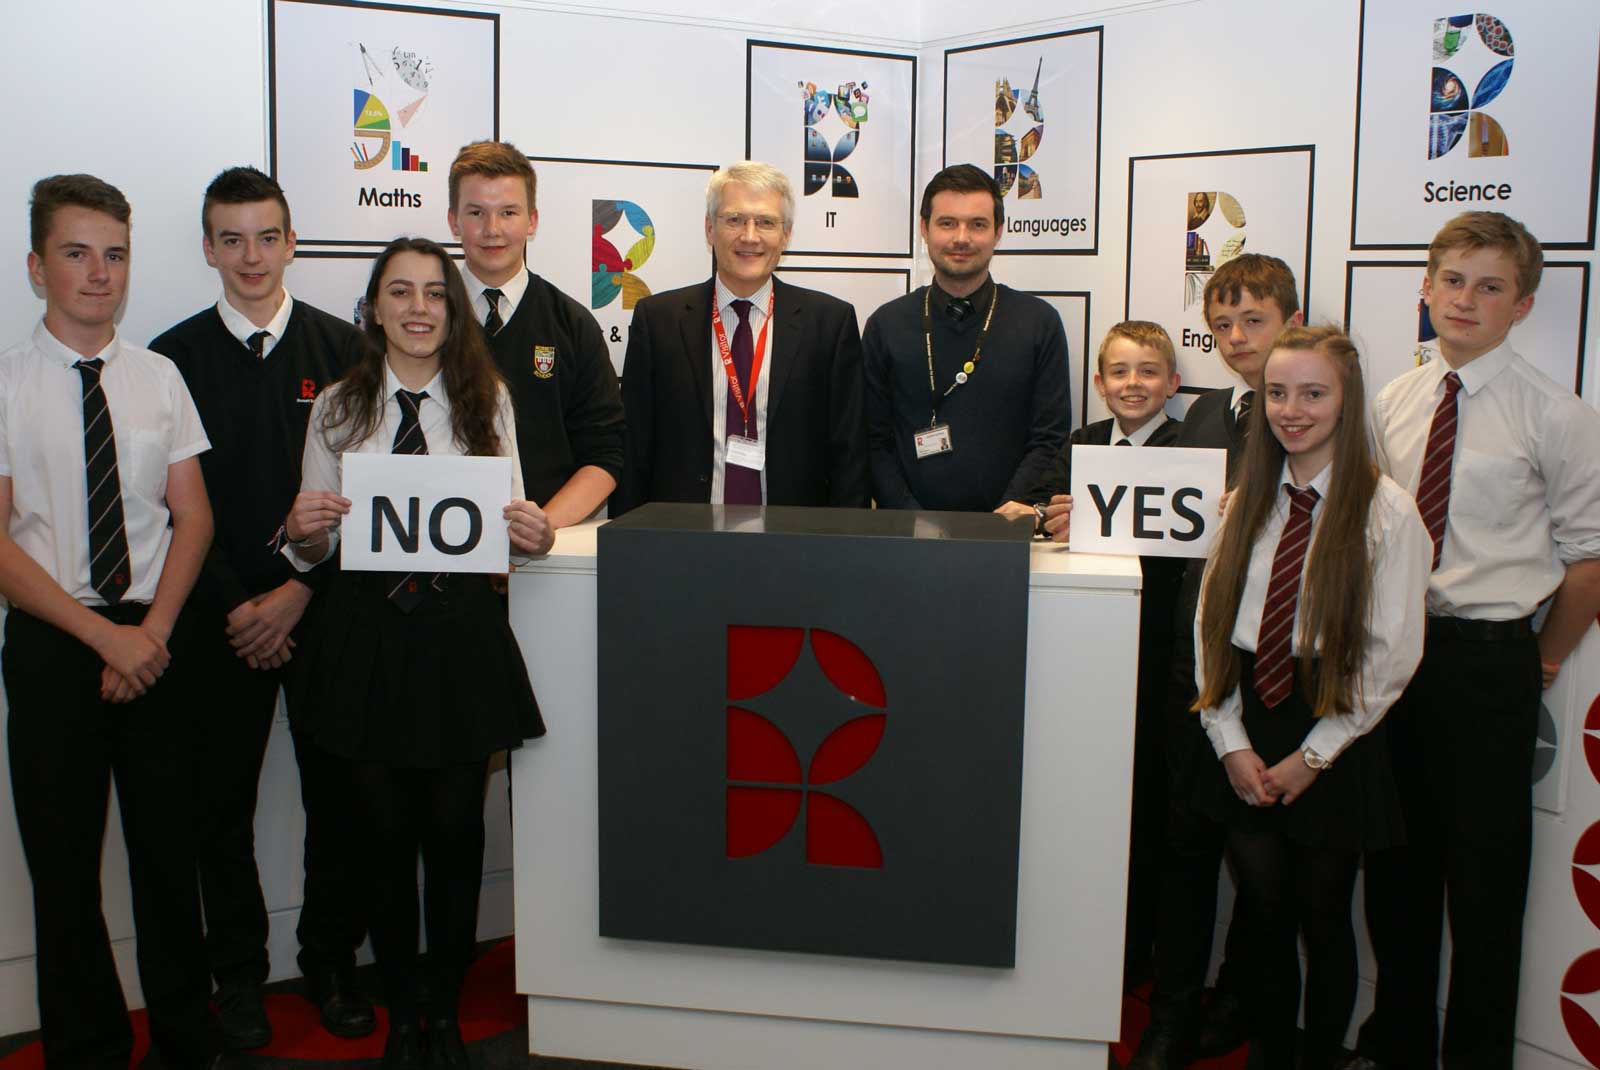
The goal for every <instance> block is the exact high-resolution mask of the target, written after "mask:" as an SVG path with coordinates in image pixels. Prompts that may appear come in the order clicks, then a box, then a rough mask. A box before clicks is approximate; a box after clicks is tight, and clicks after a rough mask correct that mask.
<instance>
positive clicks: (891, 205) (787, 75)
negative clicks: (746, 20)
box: [744, 41, 917, 256]
mask: <svg viewBox="0 0 1600 1070" xmlns="http://www.w3.org/2000/svg"><path fill="white" fill-rule="evenodd" d="M916 109H917V59H916V57H915V56H901V55H894V54H891V53H887V52H855V51H852V50H850V49H846V48H813V47H810V46H805V45H788V44H783V43H781V42H778V41H750V42H748V43H747V45H746V51H745V127H744V131H745V132H744V151H745V155H746V156H747V157H748V158H750V159H752V160H761V161H764V162H766V163H770V164H772V165H773V166H775V167H778V168H779V169H781V170H782V171H783V173H784V174H786V175H788V176H789V181H790V182H791V183H792V184H793V185H794V200H795V221H794V235H793V237H792V238H791V239H790V241H789V250H788V255H790V256H910V255H912V247H913V241H914V237H915V224H914V218H915V212H914V211H913V209H914V207H915V190H914V186H915V183H916V175H915V173H914V170H913V167H914V164H915V161H916V158H917V129H916Z"/></svg>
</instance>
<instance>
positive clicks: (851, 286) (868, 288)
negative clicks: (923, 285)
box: [773, 264, 911, 330]
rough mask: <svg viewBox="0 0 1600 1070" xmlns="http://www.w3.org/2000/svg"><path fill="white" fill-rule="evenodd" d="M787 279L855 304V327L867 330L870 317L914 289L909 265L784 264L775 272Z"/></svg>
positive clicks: (789, 281)
mask: <svg viewBox="0 0 1600 1070" xmlns="http://www.w3.org/2000/svg"><path fill="white" fill-rule="evenodd" d="M773 274H775V275H776V276H777V277H778V278H780V279H782V280H783V281H784V282H787V283H792V284H793V285H795V286H804V287H805V288H806V289H808V290H821V291H822V292H823V293H825V294H831V295H832V296H834V297H837V298H838V299H839V300H841V301H848V302H849V303H850V304H852V305H854V306H855V310H856V327H857V329H858V330H865V329H866V326H867V320H868V319H869V318H870V317H871V316H872V314H873V313H874V312H876V311H878V309H879V308H881V307H882V306H884V305H886V304H888V303H889V302H890V301H893V300H894V299H895V298H897V297H904V296H905V295H906V294H908V293H910V292H911V269H910V268H850V267H797V266H796V265H794V264H781V265H779V267H778V270H777V271H775V272H773Z"/></svg>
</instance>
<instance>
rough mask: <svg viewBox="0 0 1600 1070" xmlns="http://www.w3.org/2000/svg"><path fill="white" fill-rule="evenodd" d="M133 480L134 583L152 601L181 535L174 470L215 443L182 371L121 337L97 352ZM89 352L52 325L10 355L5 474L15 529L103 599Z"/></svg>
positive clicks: (129, 491)
mask: <svg viewBox="0 0 1600 1070" xmlns="http://www.w3.org/2000/svg"><path fill="white" fill-rule="evenodd" d="M96 356H97V357H99V359H101V360H104V361H105V366H104V367H103V368H102V369H101V371H100V388H101V389H102V390H103V391H104V392H105V396H106V406H107V409H108V410H109V411H110V413H111V429H112V435H113V441H115V443H116V447H117V479H118V480H119V481H120V482H121V484H122V517H123V523H124V525H125V527H126V532H127V539H128V564H129V569H130V572H129V576H130V579H131V581H132V582H131V583H130V584H129V585H128V590H127V592H126V593H124V594H123V596H122V600H123V601H124V602H149V601H151V600H152V599H153V598H155V595H156V585H157V584H158V583H159V582H160V581H161V569H162V566H163V565H165V563H166V560H167V546H168V545H169V544H170V543H171V542H172V528H171V526H170V520H171V514H170V513H169V512H168V510H167V466H168V465H173V464H177V463H178V462H179V461H182V460H186V459H188V458H190V457H194V456H196V455H198V454H201V453H204V452H205V451H206V450H208V449H210V448H211V443H210V442H209V441H207V440H206V432H205V428H204V427H203V426H202V425H201V423H200V413H199V412H198V411H196V409H195V407H194V401H193V400H192V399H191V398H190V397H189V388H188V387H186V386H185V385H184V382H183V376H182V375H180V374H178V369H177V367H176V366H175V365H174V364H173V363H172V362H171V361H170V360H168V359H167V358H166V357H163V356H161V355H160V354H158V353H152V352H150V351H149V350H148V349H141V348H139V347H138V346H132V345H128V344H126V343H124V342H123V341H122V340H121V338H119V337H116V336H113V337H112V339H111V344H110V345H108V346H106V347H105V348H104V349H102V350H101V351H100V352H99V353H98V354H96ZM81 359H83V358H82V357H80V355H79V354H77V353H75V352H73V351H72V350H71V349H69V348H67V346H65V345H64V344H62V343H61V342H60V341H59V340H58V339H57V338H56V336H55V335H53V334H51V333H50V331H49V329H48V328H46V327H45V325H44V322H43V321H42V320H41V321H40V323H39V325H38V326H37V327H35V328H34V331H33V336H32V337H31V338H30V339H29V340H28V341H26V342H23V343H22V344H20V345H17V346H13V347H12V348H11V349H9V350H7V351H6V352H5V353H3V354H0V476H5V477H7V478H9V479H10V480H11V515H10V517H9V518H8V521H9V528H8V531H9V533H10V535H11V538H12V539H14V540H15V541H16V543H17V545H18V546H20V547H21V548H22V549H23V551H24V552H25V553H26V554H27V555H28V556H29V557H31V558H33V559H34V560H35V561H36V562H38V563H39V565H40V566H41V567H42V568H43V569H44V570H45V571H46V572H47V573H49V574H50V578H51V579H53V580H55V581H56V583H58V584H60V585H61V587H62V589H63V590H65V591H66V592H67V593H68V594H70V595H71V596H72V597H74V598H76V599H77V600H78V601H80V602H82V603H83V604H85V605H90V606H103V605H105V604H106V602H105V599H103V598H101V597H100V593H99V592H98V591H96V590H95V589H94V587H93V585H92V584H91V583H90V582H89V488H88V480H87V476H86V472H85V468H84V457H83V377H82V375H81V374H80V373H79V371H78V369H77V368H75V367H73V365H74V364H76V363H77V362H78V361H79V360H81Z"/></svg>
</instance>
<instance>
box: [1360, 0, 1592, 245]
mask: <svg viewBox="0 0 1600 1070" xmlns="http://www.w3.org/2000/svg"><path fill="white" fill-rule="evenodd" d="M1482 2H1484V3H1489V4H1492V6H1488V7H1479V6H1478V5H1477V4H1473V5H1470V6H1469V5H1462V6H1460V7H1459V8H1458V7H1452V6H1450V5H1448V4H1440V3H1437V2H1435V0H1381V2H1378V0H1365V2H1364V3H1363V4H1362V8H1361V69H1360V75H1359V76H1360V89H1359V93H1358V96H1357V103H1356V146H1355V154H1356V163H1355V183H1354V185H1355V203H1354V206H1353V208H1352V211H1351V224H1350V232H1351V233H1350V244H1351V246H1352V247H1353V248H1356V249H1423V248H1426V247H1427V245H1428V242H1429V241H1430V240H1431V239H1432V238H1433V235H1434V232H1435V231H1437V230H1438V229H1439V227H1440V226H1442V225H1443V224H1444V223H1445V221H1446V220H1448V219H1450V218H1451V217H1452V216H1454V215H1456V214H1458V213H1460V212H1464V211H1469V210H1475V209H1479V210H1492V211H1500V212H1505V213H1506V214H1507V215H1510V216H1512V217H1513V218H1516V219H1519V220H1521V221H1522V222H1523V223H1524V224H1525V225H1526V226H1527V227H1528V229H1529V230H1531V231H1533V233H1534V234H1535V235H1536V236H1537V237H1538V238H1539V240H1540V241H1541V242H1542V243H1543V245H1544V247H1545V248H1546V249H1593V248H1594V227H1595V216H1594V203H1595V196H1596V193H1597V191H1600V171H1597V169H1596V156H1595V143H1596V135H1597V132H1600V126H1597V115H1596V107H1595V101H1596V92H1597V84H1600V56H1597V52H1596V48H1595V40H1596V36H1597V35H1600V4H1596V3H1595V2H1594V0H1541V2H1540V3H1537V4H1527V3H1517V4H1512V3H1504V2H1500V3H1494V2H1493V0H1482Z"/></svg>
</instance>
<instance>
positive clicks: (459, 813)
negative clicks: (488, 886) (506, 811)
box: [352, 759, 488, 1022]
mask: <svg viewBox="0 0 1600 1070" xmlns="http://www.w3.org/2000/svg"><path fill="white" fill-rule="evenodd" d="M487 769H488V759H483V760H480V761H475V762H466V763H462V764H459V765H452V766H446V767H444V768H440V769H398V768H395V767H393V766H388V765H380V764H378V763H374V762H355V763H353V765H352V771H353V773H354V778H355V784H356V791H357V794H358V795H359V796H360V800H361V807H362V811H363V814H364V816H365V817H366V819H367V821H368V822H369V824H370V836H371V841H370V842H371V857H372V878H373V879H372V884H373V888H372V915H371V918H372V951H373V954H374V956H376V958H377V960H378V972H379V974H380V975H381V976H382V978H383V986H384V995H385V997H386V999H387V1000H388V1004H389V1018H390V1021H391V1022H398V1021H403V1020H406V1019H409V1020H411V1021H416V1020H418V1018H419V1016H420V1015H421V1014H422V1013H423V1012H424V1011H426V1012H427V1013H429V1014H430V1015H435V1016H441V1017H452V1018H453V1017H454V1016H455V1014H456V1004H457V1001H458V1000H459V998H460V995H461V985H462V983H463V982H464V981H465V980H466V976H467V968H468V967H469V966H471V965H472V959H473V955H474V953H475V949H476V938H477V928H478V894H479V891H480V889H481V888H482V885H483V784H484V777H485V775H486V773H487ZM419 850H420V851H421V853H422V868H423V900H424V907H423V911H422V917H423V921H424V924H425V925H426V927H427V934H428V969H427V976H426V977H424V974H423V970H422V968H421V965H420V961H419V959H418V956H417V920H418V917H417V915H418V911H417V852H418V851H419ZM424 995H426V1003H425V1001H424Z"/></svg>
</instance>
